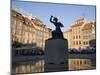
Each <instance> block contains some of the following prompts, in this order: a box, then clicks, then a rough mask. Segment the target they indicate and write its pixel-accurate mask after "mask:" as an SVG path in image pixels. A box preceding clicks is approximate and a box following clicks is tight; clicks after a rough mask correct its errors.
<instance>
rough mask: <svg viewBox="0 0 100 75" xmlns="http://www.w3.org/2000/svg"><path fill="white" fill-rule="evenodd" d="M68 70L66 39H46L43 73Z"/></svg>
mask: <svg viewBox="0 0 100 75" xmlns="http://www.w3.org/2000/svg"><path fill="white" fill-rule="evenodd" d="M65 70H68V42H67V40H66V39H48V40H46V42H45V71H46V72H53V71H65Z"/></svg>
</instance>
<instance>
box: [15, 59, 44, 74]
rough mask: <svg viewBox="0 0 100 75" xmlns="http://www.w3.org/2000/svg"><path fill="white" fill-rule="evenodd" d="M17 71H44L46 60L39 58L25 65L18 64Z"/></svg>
mask: <svg viewBox="0 0 100 75" xmlns="http://www.w3.org/2000/svg"><path fill="white" fill-rule="evenodd" d="M15 72H16V73H36V72H44V60H39V61H37V62H36V63H34V62H33V63H28V64H23V65H17V66H16V67H15Z"/></svg>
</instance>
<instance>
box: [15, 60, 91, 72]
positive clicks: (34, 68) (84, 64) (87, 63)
mask: <svg viewBox="0 0 100 75" xmlns="http://www.w3.org/2000/svg"><path fill="white" fill-rule="evenodd" d="M68 62H69V70H85V69H92V66H91V60H90V59H69V60H68ZM20 63H22V64H20V65H16V66H15V68H14V69H15V73H37V72H44V60H43V59H42V60H39V61H36V62H33V63H32V62H31V63H30V62H29V63H27V64H23V62H20Z"/></svg>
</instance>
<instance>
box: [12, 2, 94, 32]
mask: <svg viewBox="0 0 100 75" xmlns="http://www.w3.org/2000/svg"><path fill="white" fill-rule="evenodd" d="M11 7H12V9H14V8H17V9H19V10H18V11H19V12H20V13H22V14H24V15H28V14H32V16H35V17H37V18H39V19H40V20H42V21H43V23H44V24H45V25H46V26H47V27H48V28H51V29H53V30H54V29H55V26H54V25H53V24H52V23H50V21H49V19H50V16H55V17H57V18H58V19H59V21H60V22H61V23H62V24H63V25H64V27H63V28H61V29H62V31H63V32H64V31H66V30H68V29H69V28H70V26H72V25H73V23H74V22H75V20H77V19H79V18H80V17H85V19H86V20H89V21H93V20H95V19H96V15H95V14H96V7H95V6H90V5H73V4H58V3H43V2H42V3H41V2H32V1H30V2H29V1H12V4H11Z"/></svg>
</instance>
